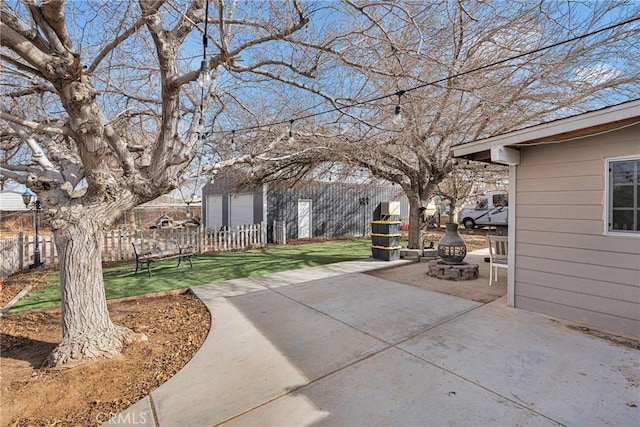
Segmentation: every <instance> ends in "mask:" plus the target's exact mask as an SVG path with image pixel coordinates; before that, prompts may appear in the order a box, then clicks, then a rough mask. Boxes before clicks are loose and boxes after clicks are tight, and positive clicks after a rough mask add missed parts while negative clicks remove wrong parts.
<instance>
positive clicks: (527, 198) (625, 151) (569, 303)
mask: <svg viewBox="0 0 640 427" xmlns="http://www.w3.org/2000/svg"><path fill="white" fill-rule="evenodd" d="M638 135H640V126H639V125H634V126H632V127H628V128H625V129H621V130H618V131H614V132H610V133H606V134H602V135H598V136H592V137H586V138H582V139H577V140H574V141H566V142H562V143H557V144H548V145H538V146H533V147H527V148H523V149H522V150H521V163H520V165H519V166H518V168H517V185H516V188H517V193H516V200H517V206H516V217H517V222H516V233H515V239H516V253H515V292H514V294H515V295H514V296H515V306H516V307H518V308H522V309H526V310H531V311H537V312H542V313H545V314H548V315H551V316H556V317H561V318H566V319H570V320H575V321H580V322H585V323H589V324H591V325H594V326H598V327H602V328H606V329H611V330H615V331H618V332H622V333H625V334H631V335H634V336H640V236H621V235H618V236H616V235H610V234H605V232H604V230H605V218H606V207H605V200H606V194H605V193H606V191H607V189H606V188H605V185H606V184H605V182H606V181H605V174H606V160H607V159H609V158H612V157H621V156H629V155H638V154H640V149H639V147H640V145H639V144H640V139H639V138H638Z"/></svg>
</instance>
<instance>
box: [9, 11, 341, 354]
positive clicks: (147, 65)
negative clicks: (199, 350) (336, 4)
mask: <svg viewBox="0 0 640 427" xmlns="http://www.w3.org/2000/svg"><path fill="white" fill-rule="evenodd" d="M209 3H210V4H209ZM0 8H1V9H0V12H1V13H0V16H1V17H0V32H1V33H2V37H1V42H0V43H1V51H0V57H1V59H2V62H3V67H2V71H1V72H2V73H3V81H5V82H7V84H8V85H9V90H6V91H5V90H3V93H2V99H1V100H0V103H1V104H0V118H1V119H2V123H3V129H4V130H6V132H5V135H9V134H10V136H11V138H13V139H14V140H20V142H21V144H22V145H23V146H24V147H27V148H28V150H29V151H30V153H31V155H30V158H29V159H28V161H27V162H22V163H16V162H14V161H10V159H9V158H8V157H6V156H5V158H4V159H3V162H2V163H1V164H0V172H1V173H2V175H3V176H4V177H8V178H11V179H13V180H15V181H17V182H19V183H22V184H25V185H26V186H28V188H29V189H31V190H32V191H33V192H35V193H36V194H37V196H38V198H39V200H40V201H41V203H42V207H43V213H44V215H45V216H46V219H47V221H48V224H49V225H50V227H51V229H52V231H53V234H54V238H55V244H56V247H57V249H58V253H59V256H60V283H61V297H62V324H63V338H62V342H61V343H60V344H59V345H58V346H57V348H56V349H55V350H54V351H53V352H52V353H51V355H50V356H49V358H48V360H47V364H48V365H58V364H62V363H65V362H68V361H71V360H78V359H84V358H94V357H99V356H110V355H113V354H116V353H118V352H119V351H120V350H121V348H122V345H123V342H128V341H131V340H135V339H143V336H141V335H137V334H135V333H134V332H133V331H131V330H129V329H127V328H124V327H121V326H117V325H115V324H113V323H112V322H111V320H110V318H109V314H108V311H107V305H106V300H105V293H104V287H103V279H102V265H101V256H100V241H101V236H102V233H103V232H104V231H105V230H106V229H108V228H109V227H110V226H111V225H112V223H113V222H114V221H115V220H116V219H117V218H118V217H119V216H120V215H121V214H122V213H123V212H124V211H127V210H129V209H131V208H133V207H134V206H136V205H138V204H140V203H143V202H146V201H149V200H152V199H155V198H157V197H158V196H160V195H162V194H165V193H167V192H169V191H171V190H173V189H175V188H177V187H178V186H179V185H180V183H181V182H182V181H183V179H184V178H185V177H186V176H187V175H189V174H190V173H191V172H193V170H194V169H197V168H195V167H194V159H196V158H197V157H198V153H201V152H202V150H203V148H202V142H203V139H202V138H201V137H200V136H201V135H202V134H203V127H204V125H206V126H207V128H209V126H213V124H215V123H216V122H217V121H218V120H220V118H221V117H222V115H224V113H225V112H226V111H228V110H230V109H231V108H232V107H233V106H235V108H236V109H238V110H241V109H242V107H243V106H246V105H248V104H247V102H246V99H247V98H248V97H249V98H250V97H251V95H255V93H256V92H257V91H258V90H259V88H260V85H262V86H269V84H270V83H269V82H270V81H279V82H281V83H282V84H283V85H288V86H289V87H292V88H294V89H296V90H300V91H306V92H309V93H312V94H313V95H314V96H316V95H318V94H320V91H318V90H317V89H314V87H313V84H312V83H310V82H311V81H313V77H314V70H315V69H317V68H318V65H319V64H320V63H321V60H322V58H323V57H324V56H327V55H333V54H335V52H334V50H333V49H332V47H331V43H336V40H339V39H340V37H339V34H332V35H331V37H329V35H328V34H321V33H319V32H318V34H317V35H316V34H310V33H309V32H306V31H305V28H306V27H307V26H308V25H309V21H310V17H312V16H313V14H314V13H319V12H320V11H322V10H323V7H322V5H321V4H320V5H313V4H307V5H302V4H301V3H300V2H299V1H298V0H290V1H286V2H284V1H273V2H269V1H264V2H246V3H243V4H238V5H234V4H231V5H229V6H227V3H226V2H222V1H218V2H213V1H210V2H208V1H206V0H192V1H188V2H179V3H175V2H170V1H165V0H155V1H153V0H140V1H129V2H105V3H102V2H89V3H85V2H70V3H67V4H64V3H63V1H60V0H51V1H46V2H45V1H42V2H38V1H37V0H22V1H21V2H19V1H15V2H12V5H11V6H10V5H9V4H8V2H6V1H4V0H2V1H1V3H0ZM209 8H210V9H211V10H210V14H209V15H208V16H209V19H208V25H207V26H206V27H205V25H204V21H205V17H206V16H207V11H209ZM325 12H326V13H328V12H327V11H325ZM329 12H330V10H329ZM205 33H206V36H205ZM203 44H204V45H205V46H206V45H208V44H210V45H211V46H210V48H209V51H208V52H207V61H206V62H205V64H206V66H204V67H203V66H202V64H201V61H200V58H202V49H203ZM205 75H206V76H210V77H211V79H212V80H213V86H212V87H211V88H203V89H201V88H200V87H199V86H198V85H197V84H196V83H195V82H196V81H197V80H198V79H199V78H200V79H202V78H203V77H204V76H205ZM203 83H204V82H203ZM243 99H244V100H245V101H243ZM29 103H31V104H29ZM18 105H34V106H35V105H38V106H40V107H41V108H17V107H16V106H18ZM232 117H233V115H229V114H227V118H226V120H231V118H232ZM209 139H210V140H211V141H212V143H216V141H213V139H214V137H213V136H212V137H210V138H209ZM218 142H219V141H218ZM225 155H226V154H225ZM246 159H248V157H242V156H238V158H236V159H230V158H224V159H223V158H219V159H218V160H220V161H222V163H224V162H226V163H232V162H238V161H245V160H246Z"/></svg>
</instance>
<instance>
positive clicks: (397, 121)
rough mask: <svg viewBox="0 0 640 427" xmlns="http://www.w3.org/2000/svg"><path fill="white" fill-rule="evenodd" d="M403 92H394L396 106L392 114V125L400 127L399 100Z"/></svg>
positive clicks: (400, 108) (400, 111)
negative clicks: (396, 99) (396, 97)
mask: <svg viewBox="0 0 640 427" xmlns="http://www.w3.org/2000/svg"><path fill="white" fill-rule="evenodd" d="M404 93H405V91H404V90H399V91H398V92H396V95H398V104H397V105H396V110H395V112H394V113H393V124H394V125H402V106H401V105H400V100H401V99H402V95H404Z"/></svg>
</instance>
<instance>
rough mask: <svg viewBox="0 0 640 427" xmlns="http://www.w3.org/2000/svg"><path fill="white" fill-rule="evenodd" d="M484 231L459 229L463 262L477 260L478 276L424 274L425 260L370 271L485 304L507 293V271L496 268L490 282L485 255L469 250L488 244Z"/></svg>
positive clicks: (429, 237)
mask: <svg viewBox="0 0 640 427" xmlns="http://www.w3.org/2000/svg"><path fill="white" fill-rule="evenodd" d="M443 234H444V233H443V232H442V231H435V230H434V231H429V232H428V233H426V235H425V242H429V241H432V242H438V241H439V240H440V239H441V238H442V235H443ZM486 234H487V231H486V230H473V232H467V231H466V230H461V231H460V236H461V237H462V238H463V240H464V241H465V244H466V245H467V253H468V255H467V256H466V258H465V262H468V263H470V264H478V266H479V271H480V278H478V279H475V280H459V281H452V280H441V279H437V278H435V277H430V276H429V275H428V274H427V270H428V268H427V263H426V262H419V263H418V262H416V263H411V264H407V265H403V266H399V267H394V268H389V269H385V270H377V271H373V272H371V273H369V274H371V275H372V276H376V277H380V278H383V279H388V280H391V281H394V282H398V283H404V284H406V285H411V286H415V287H417V288H421V289H427V290H430V291H435V292H441V293H445V294H448V295H454V296H457V297H461V298H465V299H469V300H472V301H477V302H481V303H485V304H486V303H489V302H491V301H494V300H496V299H498V298H500V297H503V296H504V295H506V294H507V277H506V276H507V275H506V272H505V271H504V270H500V271H499V272H498V281H497V282H494V283H493V285H491V286H489V263H488V262H485V255H475V254H469V252H472V251H476V250H479V249H485V248H488V244H487V238H486ZM427 244H428V243H427ZM487 256H488V255H487Z"/></svg>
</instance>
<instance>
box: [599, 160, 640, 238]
mask: <svg viewBox="0 0 640 427" xmlns="http://www.w3.org/2000/svg"><path fill="white" fill-rule="evenodd" d="M628 161H636V162H640V155H637V154H636V155H630V156H622V157H610V158H607V159H606V160H605V198H604V200H605V202H604V234H605V235H608V236H625V237H637V238H640V230H638V231H634V230H613V229H612V228H611V225H610V223H611V221H612V217H613V179H612V174H613V171H612V167H613V163H620V162H628ZM634 197H635V200H636V202H638V199H640V191H637V192H636V194H635V195H634ZM639 209H640V207H639ZM634 213H635V214H636V215H637V213H636V212H634ZM639 226H640V224H639Z"/></svg>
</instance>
